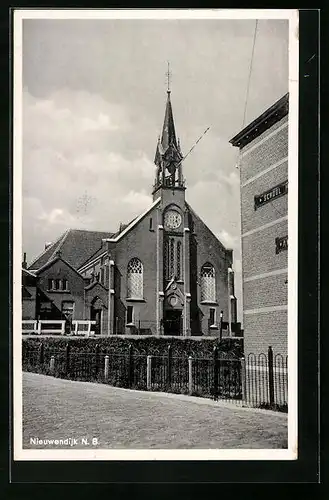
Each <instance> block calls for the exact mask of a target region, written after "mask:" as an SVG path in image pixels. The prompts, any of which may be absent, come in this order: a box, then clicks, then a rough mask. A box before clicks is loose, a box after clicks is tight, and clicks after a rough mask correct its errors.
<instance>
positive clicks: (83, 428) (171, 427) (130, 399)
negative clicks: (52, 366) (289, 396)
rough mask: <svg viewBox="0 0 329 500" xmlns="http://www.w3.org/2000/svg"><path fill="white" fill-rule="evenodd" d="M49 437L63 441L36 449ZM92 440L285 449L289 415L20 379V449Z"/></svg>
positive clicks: (120, 444) (102, 444)
mask: <svg viewBox="0 0 329 500" xmlns="http://www.w3.org/2000/svg"><path fill="white" fill-rule="evenodd" d="M69 438H71V441H69V444H68V440H69ZM47 439H48V440H49V439H50V440H54V439H55V440H56V439H57V440H63V441H59V442H58V443H56V442H53V443H48V444H44V443H42V444H37V443H39V442H40V441H38V440H47ZM82 439H84V440H85V441H83V443H82ZM92 439H94V440H95V439H96V440H97V444H95V443H96V441H94V447H98V448H104V449H109V448H112V449H113V448H121V449H122V448H128V449H134V448H139V449H141V448H147V449H149V448H153V449H156V448H157V449H159V448H160V449H164V448H167V449H173V448H174V449H175V448H176V449H182V448H190V449H191V448H198V449H200V448H220V449H223V448H234V449H235V448H244V449H246V448H254V449H255V448H263V449H264V448H286V447H287V415H286V414H282V413H275V412H268V411H266V410H253V409H245V408H239V407H234V406H233V405H232V406H230V405H223V404H221V403H216V402H214V401H211V400H206V399H203V398H194V397H189V396H181V395H172V394H161V393H152V392H142V391H130V390H127V389H121V388H116V387H110V386H107V385H103V384H95V383H89V382H75V381H70V380H61V379H57V378H53V377H48V376H45V375H38V374H34V373H24V374H23V443H24V444H23V447H24V448H36V449H40V448H47V449H54V448H70V449H72V448H75V449H81V448H86V446H87V447H88V446H89V447H90V448H91V447H92ZM65 440H66V441H65ZM74 440H76V441H74ZM86 443H88V445H87V444H86Z"/></svg>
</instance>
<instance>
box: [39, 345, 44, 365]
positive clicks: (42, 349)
mask: <svg viewBox="0 0 329 500" xmlns="http://www.w3.org/2000/svg"><path fill="white" fill-rule="evenodd" d="M44 355H45V346H44V345H43V342H41V345H40V353H39V364H40V365H43V362H44Z"/></svg>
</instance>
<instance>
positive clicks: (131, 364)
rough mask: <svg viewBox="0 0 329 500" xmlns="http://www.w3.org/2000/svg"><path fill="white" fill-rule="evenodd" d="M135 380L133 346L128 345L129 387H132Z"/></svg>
mask: <svg viewBox="0 0 329 500" xmlns="http://www.w3.org/2000/svg"><path fill="white" fill-rule="evenodd" d="M133 382H134V359H133V346H132V345H131V344H129V346H128V387H131V386H132V385H133Z"/></svg>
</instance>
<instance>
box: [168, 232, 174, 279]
mask: <svg viewBox="0 0 329 500" xmlns="http://www.w3.org/2000/svg"><path fill="white" fill-rule="evenodd" d="M169 259H170V260H169V262H170V264H169V278H172V277H173V276H174V274H175V242H174V239H171V240H170V255H169Z"/></svg>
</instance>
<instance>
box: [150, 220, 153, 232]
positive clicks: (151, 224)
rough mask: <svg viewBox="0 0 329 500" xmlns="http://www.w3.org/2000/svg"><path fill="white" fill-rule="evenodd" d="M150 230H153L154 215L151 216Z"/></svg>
mask: <svg viewBox="0 0 329 500" xmlns="http://www.w3.org/2000/svg"><path fill="white" fill-rule="evenodd" d="M150 231H153V219H152V217H151V218H150Z"/></svg>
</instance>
